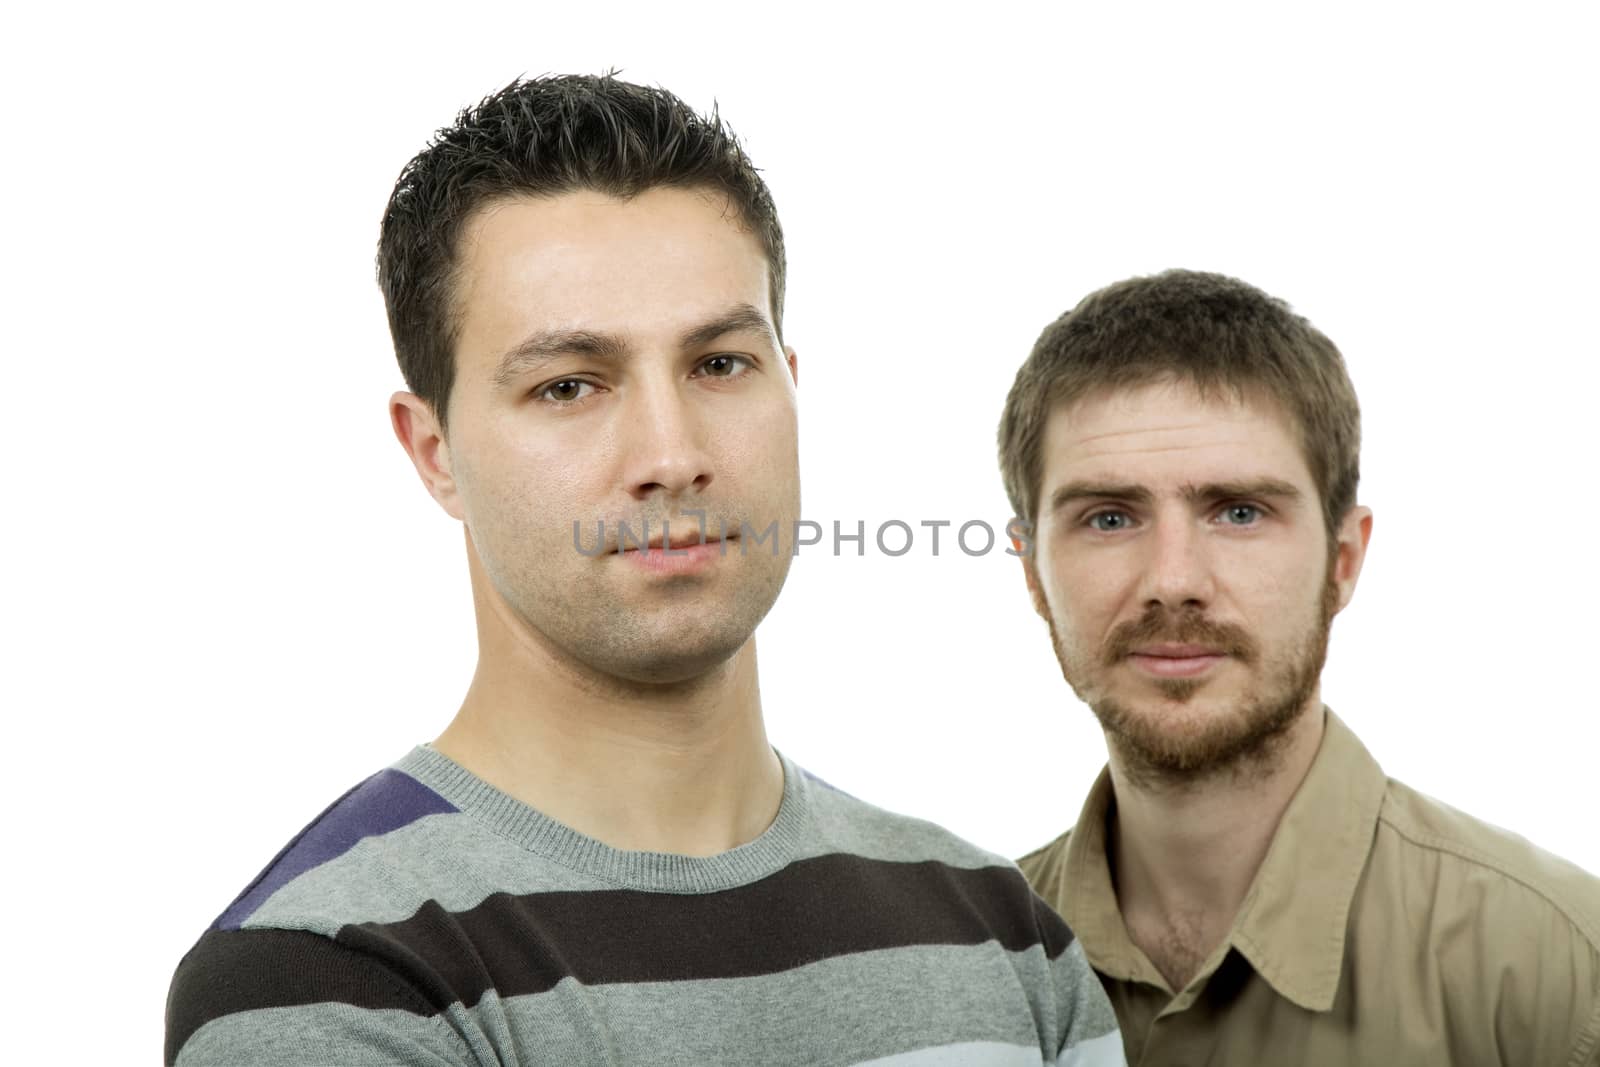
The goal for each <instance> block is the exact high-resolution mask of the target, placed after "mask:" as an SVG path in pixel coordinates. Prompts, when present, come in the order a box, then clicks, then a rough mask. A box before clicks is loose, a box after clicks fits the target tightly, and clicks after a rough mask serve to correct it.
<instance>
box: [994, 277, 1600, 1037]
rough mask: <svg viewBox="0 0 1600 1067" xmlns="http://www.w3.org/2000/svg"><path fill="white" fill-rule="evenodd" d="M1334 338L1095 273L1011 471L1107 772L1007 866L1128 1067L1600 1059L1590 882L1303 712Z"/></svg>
mask: <svg viewBox="0 0 1600 1067" xmlns="http://www.w3.org/2000/svg"><path fill="white" fill-rule="evenodd" d="M1360 441H1361V431H1360V413H1359V410H1358V408H1357V404H1356V396H1355V391H1354V389H1353V388H1352V387H1351V385H1350V381H1349V378H1348V377H1347V375H1346V372H1345V367H1344V361H1343V359H1342V358H1341V357H1340V355H1339V352H1338V350H1337V349H1336V348H1335V347H1334V346H1333V344H1332V343H1331V342H1330V341H1329V340H1328V339H1327V338H1326V337H1324V336H1323V335H1322V334H1321V333H1319V332H1318V331H1317V330H1316V329H1314V328H1313V327H1312V326H1311V324H1310V323H1309V322H1307V321H1306V320H1305V319H1304V318H1302V317H1300V316H1299V315H1296V314H1295V313H1293V312H1292V311H1291V310H1290V309H1289V307H1288V306H1287V305H1286V304H1284V303H1283V302H1281V301H1279V300H1275V299H1273V298H1271V297H1269V296H1267V295H1266V294H1264V293H1262V292H1260V291H1259V290H1256V289H1254V288H1252V287H1250V286H1248V285H1245V284H1244V283H1242V282H1239V281H1236V280H1234V279H1231V278H1225V277H1221V276H1219V275H1215V274H1200V273H1193V272H1187V271H1171V272H1168V273H1165V274H1161V275H1158V276H1155V277H1150V278H1136V279H1132V280H1130V281H1125V282H1121V283H1118V284H1116V285H1112V286H1109V287H1108V288H1106V289H1102V290H1101V291H1099V292H1097V293H1094V294H1092V295H1090V296H1089V297H1087V298H1086V299H1084V300H1083V301H1082V302H1081V303H1080V304H1079V305H1078V306H1077V307H1076V308H1074V309H1073V310H1072V311H1070V312H1068V313H1067V314H1066V315H1063V316H1062V317H1061V318H1060V319H1058V320H1057V321H1056V322H1055V323H1053V324H1052V325H1051V326H1049V327H1048V328H1047V329H1046V330H1045V331H1044V333H1043V334H1042V335H1041V336H1040V338H1039V341H1038V343H1037V344H1036V345H1035V346H1034V349H1033V353H1032V354H1031V355H1030V356H1029V357H1028V360H1027V362H1026V363H1025V364H1024V365H1023V367H1022V369H1021V370H1020V371H1019V372H1018V374H1017V378H1016V382H1015V384H1014V385H1013V386H1012V389H1011V393H1010V395H1009V397H1008V398H1007V401H1006V408H1005V414H1004V416H1003V417H1002V419H1001V423H1000V464H1001V468H1002V470H1003V472H1004V477H1005V484H1006V491H1007V493H1008V494H1009V495H1010V497H1011V502H1012V506H1013V507H1014V508H1015V509H1016V513H1017V515H1018V516H1020V517H1022V518H1024V519H1026V520H1028V522H1030V523H1031V524H1032V534H1033V544H1034V546H1035V547H1034V551H1033V555H1032V556H1031V558H1025V559H1024V561H1023V568H1024V574H1025V577H1026V581H1027V586H1028V591H1029V593H1030V594H1031V595H1032V598H1033V603H1034V606H1035V609H1036V610H1037V611H1038V613H1039V615H1040V616H1041V617H1042V618H1043V619H1044V620H1045V622H1046V623H1047V624H1048V626H1049V630H1050V635H1051V639H1052V641H1053V643H1054V645H1055V651H1056V657H1057V659H1058V660H1059V661H1060V663H1061V669H1062V673H1063V674H1064V675H1065V676H1066V679H1067V682H1068V683H1069V684H1070V685H1071V687H1072V689H1073V691H1074V692H1075V693H1077V695H1078V697H1079V698H1080V699H1081V700H1083V701H1084V703H1086V704H1088V705H1089V707H1090V708H1091V709H1092V710H1093V711H1094V713H1095V715H1096V716H1097V717H1098V719H1099V720H1100V724H1101V726H1102V728H1103V729H1104V731H1105V735H1106V741H1107V747H1108V749H1109V753H1110V761H1109V764H1108V766H1107V768H1106V770H1105V771H1103V772H1102V773H1101V775H1100V778H1099V780H1098V781H1096V782H1095V784H1094V786H1093V788H1092V789H1091V790H1090V793H1089V797H1088V799H1087V801H1086V802H1085V803H1084V805H1083V809H1082V812H1081V814H1080V815H1079V817H1078V821H1077V824H1076V826H1075V828H1074V829H1072V830H1070V831H1069V832H1068V833H1066V834H1063V835H1062V836H1061V837H1060V838H1058V839H1057V840H1055V841H1054V842H1052V843H1051V844H1049V845H1047V846H1045V847H1044V848H1042V849H1040V850H1038V851H1037V852H1034V853H1033V854H1031V855H1029V856H1027V857H1025V858H1023V859H1022V860H1021V861H1020V862H1021V865H1022V869H1023V871H1024V873H1025V874H1026V875H1027V876H1028V878H1029V880H1030V881H1031V882H1032V884H1033V885H1034V887H1035V888H1036V889H1037V890H1038V891H1039V892H1040V894H1041V895H1042V896H1044V898H1045V899H1046V900H1047V901H1049V902H1051V903H1052V904H1053V905H1054V906H1055V907H1056V908H1057V909H1058V910H1059V911H1060V912H1061V913H1062V915H1063V916H1065V918H1066V920H1067V922H1068V923H1069V925H1070V926H1071V927H1072V929H1073V930H1074V931H1076V933H1077V934H1078V936H1079V938H1080V943H1081V944H1082V945H1083V947H1084V951H1085V953H1086V955H1087V956H1088V958H1089V960H1090V962H1091V963H1092V964H1093V965H1094V968H1095V970H1096V972H1097V973H1098V974H1099V976H1100V979H1101V981H1102V983H1103V984H1104V986H1105V988H1106V991H1107V993H1108V994H1109V995H1110V997H1111V1002H1112V1005H1113V1006H1114V1008H1115V1009H1116V1012H1117V1017H1118V1021H1119V1023H1120V1025H1121V1028H1122V1032H1123V1037H1124V1041H1125V1044H1126V1051H1127V1055H1128V1061H1129V1063H1132V1064H1136V1065H1138V1064H1147V1065H1152V1067H1156V1065H1165V1064H1199V1063H1215V1064H1384V1065H1386V1067H1387V1065H1405V1064H1446V1063H1448V1064H1453V1065H1457V1067H1462V1065H1477V1064H1483V1065H1488V1064H1495V1065H1506V1067H1511V1065H1516V1067H1533V1065H1549V1067H1556V1065H1564V1067H1582V1065H1594V1064H1600V881H1597V880H1596V879H1594V878H1593V877H1591V876H1589V875H1588V874H1585V873H1584V872H1583V871H1581V870H1579V869H1577V868H1576V867H1574V866H1572V865H1570V864H1567V863H1564V862H1562V861H1561V860H1559V859H1557V858H1555V857H1553V856H1550V855H1548V854H1546V853H1543V852H1541V851H1539V850H1538V849H1536V848H1534V847H1533V846H1532V845H1530V844H1528V843H1527V842H1526V841H1524V840H1522V839H1521V838H1519V837H1515V836H1513V835H1511V834H1507V833H1505V832H1504V831H1501V830H1497V829H1495V828H1493V827H1490V826H1487V825H1485V824H1483V823H1480V822H1477V821H1475V820H1473V819H1471V818H1469V817H1467V816H1465V815H1462V814H1461V813H1459V812H1457V811H1454V810H1453V809H1451V808H1448V807H1446V806H1444V805H1443V804H1440V803H1438V802H1436V801H1433V800H1430V799H1428V798H1426V797H1423V796H1421V795H1419V794H1417V793H1415V792H1413V791H1412V790H1410V789H1407V788H1406V787H1405V786H1404V785H1401V784H1400V783H1399V782H1396V781H1394V780H1392V779H1390V778H1387V777H1386V776H1385V775H1384V773H1383V771H1382V770H1381V769H1380V768H1379V766H1378V764H1377V763H1376V762H1375V761H1374V760H1373V758H1372V757H1371V756H1370V755H1369V754H1368V753H1367V751H1366V749H1365V748H1363V747H1362V745H1361V743H1360V742H1359V741H1358V740H1357V739H1356V737H1355V735H1354V734H1352V733H1351V731H1350V730H1349V728H1348V727H1346V726H1345V725H1344V724H1343V723H1342V722H1341V721H1340V720H1339V719H1338V718H1337V717H1335V716H1334V714H1333V713H1332V712H1331V711H1329V710H1328V709H1327V708H1325V707H1324V706H1323V704H1322V702H1321V699H1320V695H1319V694H1320V675H1321V672H1322V666H1323V661H1324V658H1325V656H1326V653H1327V647H1328V632H1329V628H1330V626H1331V624H1332V620H1333V616H1334V615H1335V614H1336V613H1337V612H1339V611H1340V610H1341V609H1342V608H1343V607H1344V606H1345V605H1346V604H1348V603H1349V602H1350V598H1351V597H1352V595H1353V594H1354V593H1355V587H1356V580H1357V578H1358V577H1359V575H1360V573H1361V564H1362V560H1363V559H1364V557H1365V555H1366V550H1367V542H1368V539H1369V537H1370V535H1371V531H1372V513H1371V512H1370V511H1369V510H1368V509H1367V508H1365V507H1362V506H1359V505H1358V504H1357V503H1356V484H1357V481H1358V477H1359V454H1360Z"/></svg>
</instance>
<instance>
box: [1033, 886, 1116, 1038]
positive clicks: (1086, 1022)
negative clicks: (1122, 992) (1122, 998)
mask: <svg viewBox="0 0 1600 1067" xmlns="http://www.w3.org/2000/svg"><path fill="white" fill-rule="evenodd" d="M1033 908H1034V915H1035V917H1036V920H1037V922H1038V924H1039V931H1040V939H1041V941H1042V943H1043V944H1044V946H1045V954H1046V956H1047V957H1048V958H1049V960H1050V973H1051V978H1052V984H1053V986H1054V990H1055V996H1056V1011H1057V1018H1059V1019H1060V1020H1062V1030H1063V1034H1062V1039H1061V1046H1060V1051H1059V1053H1058V1055H1057V1058H1056V1060H1055V1063H1056V1065H1057V1067H1125V1065H1126V1063H1127V1060H1126V1059H1125V1058H1124V1055H1123V1049H1122V1032H1121V1031H1120V1030H1119V1029H1117V1017H1116V1014H1115V1012H1113V1011H1112V1009H1111V1001H1109V1000H1108V999H1106V992H1105V989H1104V988H1102V987H1101V985H1100V978H1099V976H1098V975H1096V974H1095V973H1094V968H1093V967H1091V966H1090V965H1089V961H1088V959H1087V958H1086V957H1085V956H1084V954H1083V948H1082V946H1080V945H1079V944H1078V940H1077V938H1076V937H1075V936H1073V933H1072V931H1071V929H1069V928H1068V926H1067V924H1066V921H1065V920H1063V919H1062V918H1061V916H1059V915H1057V914H1056V913H1055V912H1054V911H1052V910H1051V909H1050V906H1049V905H1048V904H1046V903H1045V902H1044V901H1043V900H1041V899H1039V897H1038V896H1037V895H1034V897H1033Z"/></svg>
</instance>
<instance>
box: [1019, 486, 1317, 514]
mask: <svg viewBox="0 0 1600 1067" xmlns="http://www.w3.org/2000/svg"><path fill="white" fill-rule="evenodd" d="M1182 494H1183V498H1184V500H1186V501H1188V502H1189V503H1191V504H1194V503H1201V504H1214V503H1220V502H1221V501H1224V500H1259V499H1266V498H1270V499H1277V500H1288V501H1293V502H1298V501H1299V500H1300V498H1301V497H1302V496H1303V494H1302V493H1301V492H1300V490H1299V489H1297V488H1295V487H1294V486H1293V485H1291V484H1290V483H1288V482H1286V481H1283V480H1282V479H1279V478H1251V479H1248V480H1246V481H1240V482H1210V483H1207V484H1205V485H1186V486H1184V487H1183V489H1182ZM1087 499H1092V500H1104V501H1107V502H1111V503H1124V504H1145V505H1148V504H1149V503H1150V502H1151V501H1152V500H1154V499H1155V496H1154V494H1153V493H1151V492H1150V490H1148V489H1146V488H1145V487H1144V486H1142V485H1115V484H1110V483H1099V482H1068V483H1067V484H1066V485H1063V486H1062V487H1061V488H1059V489H1057V490H1056V491H1055V492H1053V493H1051V494H1050V510H1052V511H1056V510H1059V509H1061V508H1064V507H1066V506H1067V505H1068V504H1071V503H1072V502H1074V501H1077V500H1087Z"/></svg>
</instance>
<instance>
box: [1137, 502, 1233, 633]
mask: <svg viewBox="0 0 1600 1067" xmlns="http://www.w3.org/2000/svg"><path fill="white" fill-rule="evenodd" d="M1146 543H1147V544H1148V546H1149V552H1150V554H1149V558H1148V559H1147V560H1146V561H1145V570H1144V575H1143V588H1142V590H1141V592H1142V594H1143V596H1142V599H1143V601H1144V605H1145V607H1147V608H1149V607H1154V606H1156V605H1158V604H1159V605H1161V606H1163V607H1165V608H1167V609H1168V610H1170V611H1178V610H1180V609H1183V608H1204V607H1206V606H1207V605H1208V604H1210V602H1211V600H1212V597H1213V596H1214V594H1215V585H1214V582H1215V575H1214V574H1213V571H1212V566H1211V559H1210V557H1209V554H1208V552H1207V541H1206V537H1205V531H1204V530H1203V529H1200V528H1199V527H1198V526H1197V524H1196V521H1195V518H1194V516H1193V515H1191V514H1188V513H1187V509H1185V512H1184V513H1183V514H1181V515H1180V514H1177V513H1174V514H1171V515H1165V516H1159V517H1158V518H1157V519H1156V522H1155V528H1154V530H1152V531H1151V536H1150V537H1149V538H1148V539H1147V541H1146Z"/></svg>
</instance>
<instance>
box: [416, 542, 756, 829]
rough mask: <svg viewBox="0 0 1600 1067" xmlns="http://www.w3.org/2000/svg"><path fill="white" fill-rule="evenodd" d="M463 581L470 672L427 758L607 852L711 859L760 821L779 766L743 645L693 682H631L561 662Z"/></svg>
mask: <svg viewBox="0 0 1600 1067" xmlns="http://www.w3.org/2000/svg"><path fill="white" fill-rule="evenodd" d="M473 569H474V571H476V570H477V568H476V567H474V568H473ZM474 577H475V578H478V577H480V576H479V575H477V574H475V575H474ZM473 584H474V593H475V600H476V602H477V607H478V611H477V615H478V639H479V654H478V667H477V671H476V672H475V674H474V675H473V679H472V684H471V686H470V687H469V688H468V690H467V695H466V698H465V699H464V700H463V701H462V704H461V709H460V711H458V712H457V713H456V717H455V719H454V720H453V721H452V722H451V723H450V725H449V727H447V728H446V729H445V731H444V733H443V734H441V735H440V736H439V738H438V739H437V740H436V741H435V742H434V747H435V748H436V749H437V750H438V751H439V752H441V753H443V754H444V755H445V756H448V757H449V758H450V759H452V760H454V761H455V762H457V763H459V764H461V765H462V766H463V767H465V768H466V769H467V770H469V771H471V772H472V773H473V774H475V775H477V776H478V777H479V778H482V779H483V780H484V781H486V782H488V783H489V784H490V785H492V786H494V787H495V788H497V789H499V790H501V791H502V792H504V793H508V794H510V795H511V796H513V797H515V798H516V799H518V800H520V801H522V802H523V803H525V804H528V805H530V806H532V807H534V808H537V809H538V810H539V811H540V812H542V813H543V814H545V815H548V816H549V817H550V818H552V819H555V820H556V821H557V822H560V823H563V824H564V825H566V826H569V827H571V828H572V829H574V830H576V831H578V832H579V833H581V834H585V835H586V836H589V837H592V838H595V839H596V840H599V841H601V842H603V843H605V844H607V845H610V846H611V847H613V848H619V849H627V850H638V851H648V852H668V853H676V854H680V855H689V856H711V855H715V854H717V853H719V852H725V851H727V850H728V849H731V848H735V847H737V846H739V845H742V844H745V843H747V842H749V841H752V840H754V839H755V838H756V837H759V836H760V835H761V833H762V832H763V831H764V830H766V828H767V827H768V826H770V825H771V823H772V820H773V818H774V817H776V815H777V812H778V806H779V803H780V802H781V801H782V798H783V765H782V764H781V763H780V762H779V760H778V757H777V755H776V753H774V752H773V750H772V748H771V746H770V745H769V744H768V743H767V736H766V729H765V727H764V725H763V724H762V719H761V696H760V690H759V688H758V684H757V674H756V649H755V640H754V638H752V639H751V640H749V641H747V642H746V643H745V644H744V646H743V647H742V648H740V650H739V651H738V652H736V653H735V654H734V655H733V656H732V657H731V658H730V659H728V660H726V661H725V662H723V663H720V664H718V665H716V666H715V667H713V668H711V669H710V670H708V671H707V672H705V673H704V674H702V675H699V676H698V677H694V678H691V679H688V680H685V681H681V682H673V683H670V684H648V683H632V682H627V681H624V680H620V679H616V678H612V677H607V676H600V675H597V674H596V673H595V672H593V671H591V670H588V669H586V668H585V667H584V666H583V665H582V664H580V663H577V662H575V661H573V660H572V659H571V658H570V657H564V656H562V655H561V654H559V653H558V652H557V651H555V650H553V649H551V648H550V647H549V646H548V643H547V642H545V641H543V640H542V639H541V638H540V637H539V635H537V634H534V633H532V632H530V631H529V629H528V627H527V626H526V624H525V623H522V622H521V621H520V620H518V619H515V618H514V617H513V613H512V612H510V611H509V610H508V609H507V608H506V607H505V605H504V604H503V603H497V601H498V597H495V596H494V595H493V593H492V592H491V591H490V590H488V589H487V588H485V583H480V582H479V581H474V583H473Z"/></svg>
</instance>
